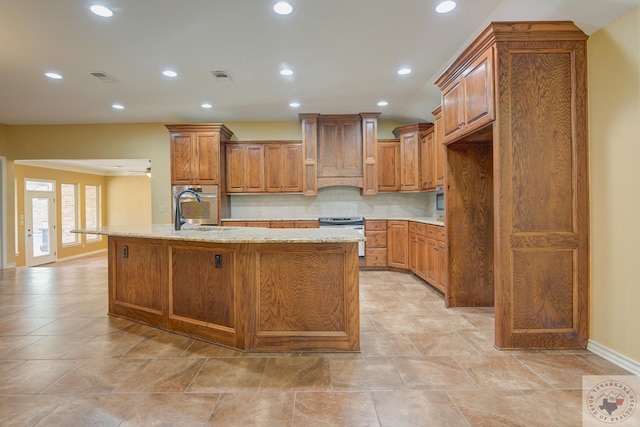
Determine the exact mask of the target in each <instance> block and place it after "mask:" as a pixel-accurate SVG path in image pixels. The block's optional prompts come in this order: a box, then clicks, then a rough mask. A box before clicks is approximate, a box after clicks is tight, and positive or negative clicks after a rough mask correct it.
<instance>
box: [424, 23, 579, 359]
mask: <svg viewBox="0 0 640 427" xmlns="http://www.w3.org/2000/svg"><path fill="white" fill-rule="evenodd" d="M586 52H587V36H586V35H585V34H584V33H583V32H582V30H580V29H579V28H578V27H577V26H576V25H575V24H573V23H572V22H568V21H557V22H545V21H542V22H493V23H491V24H489V25H488V26H487V27H486V28H485V29H484V30H483V31H482V32H481V34H480V35H479V36H478V37H477V38H476V39H475V40H474V41H472V42H471V44H470V45H469V47H467V48H466V49H465V50H464V51H463V52H462V54H461V55H460V57H459V58H457V59H456V60H455V61H453V63H452V64H451V65H450V66H449V68H448V69H447V70H445V72H444V73H443V74H442V76H441V77H439V78H438V79H437V81H436V85H437V86H438V87H439V88H440V89H441V91H442V120H443V123H444V136H443V140H444V142H445V143H446V144H447V145H446V148H445V150H446V156H445V158H446V165H445V174H446V176H445V182H446V185H447V189H446V191H447V193H446V197H447V199H446V208H445V219H446V223H447V225H448V226H447V230H446V234H447V236H446V245H445V248H446V262H447V264H448V267H449V268H448V269H447V280H446V293H445V303H446V305H447V306H495V326H496V327H495V344H496V346H497V347H498V348H501V349H509V348H584V347H586V345H587V343H588V339H589V190H588V183H589V173H588V172H589V168H588V165H589V159H588V137H587V104H588V102H587V100H588V95H587V84H588V79H587V53H586ZM495 82H499V84H497V85H496V84H495ZM461 88H464V89H462V91H461ZM456 93H457V94H456ZM494 113H495V114H494ZM486 124H490V126H486Z"/></svg>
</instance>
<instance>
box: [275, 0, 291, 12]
mask: <svg viewBox="0 0 640 427" xmlns="http://www.w3.org/2000/svg"><path fill="white" fill-rule="evenodd" d="M273 11H274V12H275V13H277V14H278V15H288V14H290V13H291V12H293V7H292V6H291V5H290V4H289V3H287V2H286V1H279V2H278V3H276V4H274V5H273Z"/></svg>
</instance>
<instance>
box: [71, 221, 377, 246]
mask: <svg viewBox="0 0 640 427" xmlns="http://www.w3.org/2000/svg"><path fill="white" fill-rule="evenodd" d="M73 232H74V233H83V234H101V235H105V236H117V237H137V238H146V239H166V240H184V241H192V242H215V243H349V242H364V241H365V240H366V239H365V237H364V236H363V235H362V234H360V233H358V232H357V231H355V230H352V229H347V228H262V227H216V226H208V225H187V224H185V225H183V226H182V229H181V230H180V231H176V230H174V226H173V224H154V225H125V226H109V227H102V228H100V229H98V230H88V229H82V230H73Z"/></svg>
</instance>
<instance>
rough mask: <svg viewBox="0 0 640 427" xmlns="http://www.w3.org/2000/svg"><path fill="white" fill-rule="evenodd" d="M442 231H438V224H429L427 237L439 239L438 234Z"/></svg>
mask: <svg viewBox="0 0 640 427" xmlns="http://www.w3.org/2000/svg"><path fill="white" fill-rule="evenodd" d="M439 234H440V233H438V226H437V225H431V224H429V225H427V237H428V238H430V239H433V240H437V239H438V235H439Z"/></svg>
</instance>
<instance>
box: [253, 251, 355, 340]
mask: <svg viewBox="0 0 640 427" xmlns="http://www.w3.org/2000/svg"><path fill="white" fill-rule="evenodd" d="M344 268H345V263H344V254H342V253H317V254H312V253H304V254H299V253H286V252H270V251H269V252H263V253H262V254H261V255H260V258H259V284H258V292H259V297H258V299H259V311H258V313H259V314H258V328H259V331H260V333H265V332H284V331H286V332H310V331H334V332H335V331H345V330H346V326H345V315H344V313H345V287H346V284H345V277H344Z"/></svg>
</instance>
